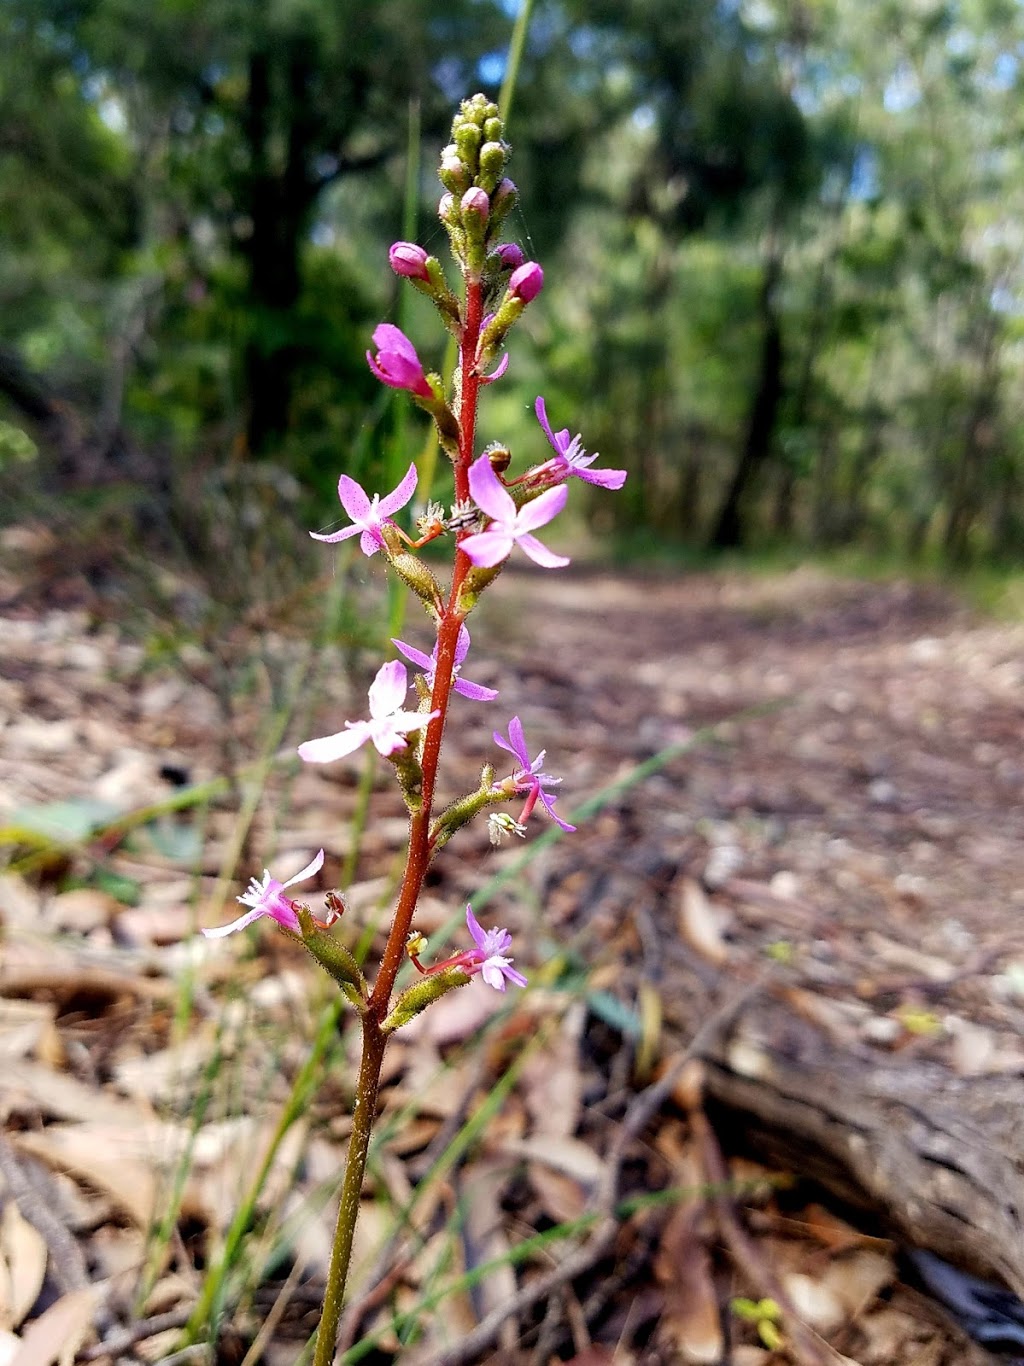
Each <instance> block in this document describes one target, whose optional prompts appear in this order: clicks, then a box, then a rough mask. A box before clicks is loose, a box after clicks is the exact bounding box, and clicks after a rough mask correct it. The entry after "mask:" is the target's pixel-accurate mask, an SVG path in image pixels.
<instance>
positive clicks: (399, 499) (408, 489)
mask: <svg viewBox="0 0 1024 1366" xmlns="http://www.w3.org/2000/svg"><path fill="white" fill-rule="evenodd" d="M419 477H420V476H419V471H418V470H417V469H416V466H415V465H414V464H413V465H410V466H409V468H408V469H407V470H406V472H405V477H404V478H403V479H402V482H401V483H400V484H399V485H398V487H397V488H395V489H392V491H391V492H390V493H389V494H388V495H387V497H386V498H382V499H381V500H380V507H379V509H378V510H379V512H380V516H381V517H382V518H383V517H390V516H391V514H392V513H393V512H397V511H398V509H399V508H404V507H405V505H406V503H407V502H408V501H409V499H410V498H411V497H412V496H413V494H414V493H415V492H416V485H417V484H418V483H419Z"/></svg>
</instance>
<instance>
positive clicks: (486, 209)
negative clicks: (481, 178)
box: [459, 185, 491, 220]
mask: <svg viewBox="0 0 1024 1366" xmlns="http://www.w3.org/2000/svg"><path fill="white" fill-rule="evenodd" d="M459 208H460V209H461V210H462V212H463V213H475V214H479V215H480V217H481V218H482V219H484V220H486V218H487V215H488V214H489V213H490V211H491V201H490V198H489V196H488V194H487V191H486V190H481V188H480V186H479V185H474V186H473V187H472V189H469V190H467V191H466V193H465V194H464V195H463V196H462V202H461V204H460V205H459Z"/></svg>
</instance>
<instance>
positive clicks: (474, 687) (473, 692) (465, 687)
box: [391, 626, 498, 702]
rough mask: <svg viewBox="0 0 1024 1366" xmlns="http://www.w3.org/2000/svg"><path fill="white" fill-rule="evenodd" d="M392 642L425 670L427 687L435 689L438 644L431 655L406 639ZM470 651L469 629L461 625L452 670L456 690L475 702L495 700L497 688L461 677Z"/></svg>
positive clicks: (417, 665)
mask: <svg viewBox="0 0 1024 1366" xmlns="http://www.w3.org/2000/svg"><path fill="white" fill-rule="evenodd" d="M391 644H392V645H394V646H395V647H396V648H397V649H398V651H399V653H400V654H403V655H405V657H406V659H407V660H408V661H409V663H410V664H415V665H416V667H417V668H419V669H422V670H423V674H424V677H425V678H426V681H427V687H428V688H430V689H431V690H433V687H434V672H435V670H436V669H437V646H436V644H435V646H434V648H433V650H431V652H430V654H429V655H425V654H424V653H423V651H422V650H416V649H414V648H413V646H411V645H406V643H405V641H404V640H393V641H392V642H391ZM468 653H469V631H468V629H467V628H466V627H465V626H460V627H459V636H458V640H457V641H456V644H455V668H454V669H453V670H452V677H453V678H454V680H455V691H456V692H457V693H461V694H462V696H463V697H471V698H472V699H473V700H474V702H493V701H494V699H495V698H496V697H497V695H498V690H497V688H485V687H484V686H483V685H482V684H481V683H470V681H469V679H468V678H459V670H460V669H461V668H462V661H463V660H464V659H465V658H466V655H467V654H468Z"/></svg>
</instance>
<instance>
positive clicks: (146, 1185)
mask: <svg viewBox="0 0 1024 1366" xmlns="http://www.w3.org/2000/svg"><path fill="white" fill-rule="evenodd" d="M133 1137H134V1142H133V1141H132V1140H133ZM125 1139H126V1136H125V1135H124V1134H123V1133H121V1132H120V1131H119V1130H118V1129H117V1128H115V1127H114V1126H110V1127H106V1126H102V1125H98V1124H97V1125H91V1124H77V1125H65V1124H51V1125H50V1126H49V1127H48V1128H47V1129H46V1130H44V1131H43V1132H41V1133H23V1134H18V1135H17V1136H16V1137H15V1139H14V1142H15V1144H16V1145H17V1147H18V1148H19V1149H20V1150H21V1151H22V1152H27V1153H31V1154H32V1156H34V1157H38V1158H41V1159H42V1161H43V1162H45V1163H46V1164H47V1165H48V1166H50V1167H53V1168H55V1169H56V1170H57V1171H65V1172H70V1173H71V1174H72V1175H73V1176H75V1177H78V1178H79V1179H80V1180H84V1181H86V1182H88V1184H89V1185H90V1186H93V1187H95V1189H96V1190H99V1191H102V1192H103V1194H104V1195H108V1196H110V1198H111V1199H112V1200H113V1201H114V1203H115V1204H116V1205H117V1206H118V1207H119V1208H120V1209H122V1210H124V1212H125V1213H126V1214H127V1215H128V1216H129V1217H130V1218H131V1219H133V1220H134V1221H135V1223H136V1224H138V1225H139V1227H140V1228H147V1227H148V1226H149V1223H150V1220H151V1219H152V1218H153V1212H154V1209H155V1205H156V1189H157V1183H156V1177H155V1176H154V1174H153V1172H152V1171H151V1170H150V1168H149V1167H148V1166H145V1165H144V1164H143V1162H141V1161H140V1160H139V1159H138V1158H137V1157H136V1156H126V1155H125V1149H126V1148H127V1149H128V1151H129V1153H135V1152H137V1151H138V1148H139V1142H138V1136H131V1135H129V1136H128V1140H127V1142H126V1141H125Z"/></svg>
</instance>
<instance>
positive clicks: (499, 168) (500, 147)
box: [477, 142, 508, 194]
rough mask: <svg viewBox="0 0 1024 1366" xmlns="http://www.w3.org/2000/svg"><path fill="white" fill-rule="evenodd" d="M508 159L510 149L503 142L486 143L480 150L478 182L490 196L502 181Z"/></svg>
mask: <svg viewBox="0 0 1024 1366" xmlns="http://www.w3.org/2000/svg"><path fill="white" fill-rule="evenodd" d="M507 158H508V148H507V147H506V146H505V144H504V143H503V142H485V143H484V145H483V146H482V147H481V148H480V169H479V170H478V171H477V180H478V182H479V184H481V185H482V186H483V187H484V189H485V190H486V191H487V192H488V194H490V193H491V191H493V190H494V189H495V187H496V186H497V184H498V181H499V180H500V179H501V174H502V172H503V171H504V169H505V161H506V160H507Z"/></svg>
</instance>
